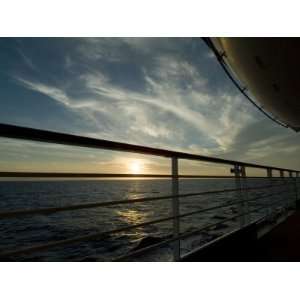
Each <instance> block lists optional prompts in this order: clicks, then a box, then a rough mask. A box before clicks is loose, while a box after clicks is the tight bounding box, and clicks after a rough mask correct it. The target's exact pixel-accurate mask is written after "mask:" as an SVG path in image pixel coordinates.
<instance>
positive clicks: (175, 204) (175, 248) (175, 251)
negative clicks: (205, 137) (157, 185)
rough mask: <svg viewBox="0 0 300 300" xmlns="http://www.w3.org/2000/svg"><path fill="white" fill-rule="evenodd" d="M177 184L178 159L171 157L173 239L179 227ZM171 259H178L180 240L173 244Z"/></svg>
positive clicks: (177, 233) (176, 235)
mask: <svg viewBox="0 0 300 300" xmlns="http://www.w3.org/2000/svg"><path fill="white" fill-rule="evenodd" d="M178 191H179V183H178V158H177V157H172V195H173V197H172V212H173V217H174V219H173V236H174V238H176V237H178V236H179V233H180V227H179V222H180V221H179V218H178V215H179V198H178ZM173 257H174V261H178V260H179V259H180V240H179V239H178V240H176V241H175V242H174V243H173Z"/></svg>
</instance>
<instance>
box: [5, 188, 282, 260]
mask: <svg viewBox="0 0 300 300" xmlns="http://www.w3.org/2000/svg"><path fill="white" fill-rule="evenodd" d="M282 193H283V192H282ZM280 194H281V193H275V194H268V195H263V196H260V197H257V198H254V199H250V200H248V202H251V201H257V200H259V199H262V198H265V197H271V196H275V195H280ZM243 202H244V201H235V202H230V203H226V204H224V205H219V206H215V207H210V208H205V209H201V210H197V211H192V212H188V213H184V214H180V215H178V216H176V217H174V216H169V217H165V218H159V219H155V220H151V221H148V222H143V223H139V224H135V225H130V226H125V227H121V228H117V229H113V230H109V231H104V232H99V233H93V234H87V235H83V236H79V237H76V238H69V239H64V240H61V241H56V242H50V243H46V244H42V245H38V246H31V247H27V248H23V249H19V250H7V251H3V252H0V258H1V257H10V256H14V255H19V254H30V253H33V252H36V251H44V250H48V249H49V248H53V247H57V246H63V245H70V244H74V243H78V242H83V241H89V240H93V239H99V238H101V237H104V236H108V235H111V234H116V233H119V232H123V231H128V230H131V229H135V228H139V227H144V226H149V225H153V224H157V223H162V222H166V221H171V220H174V219H176V218H178V219H181V218H184V217H187V216H191V215H194V214H200V213H203V212H207V211H210V210H215V209H219V208H223V207H230V206H233V205H236V204H239V203H243ZM249 213H250V212H249ZM237 217H238V216H236V217H235V218H237ZM223 221H224V220H223ZM176 240H178V239H176Z"/></svg>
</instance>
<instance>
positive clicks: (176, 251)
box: [0, 124, 299, 261]
mask: <svg viewBox="0 0 300 300" xmlns="http://www.w3.org/2000/svg"><path fill="white" fill-rule="evenodd" d="M0 136H1V137H5V138H13V139H23V140H30V141H37V142H45V143H56V144H64V145H72V146H79V147H89V148H97V149H106V150H112V151H124V152H133V153H139V154H145V155H152V156H160V157H167V158H169V159H170V169H171V172H170V174H96V173H93V174H87V173H46V172H6V171H4V170H3V171H2V172H0V177H6V178H8V177H35V178H36V177H39V178H41V177H47V178H49V177H50V178H53V177H55V178H60V177H61V178H62V177H71V178H74V177H77V178H78V177H91V178H96V177H97V178H105V177H107V178H108V177H109V178H112V177H118V178H119V177H120V178H131V177H137V178H140V177H151V178H169V179H170V180H171V182H172V191H171V194H170V195H166V196H159V197H143V198H136V199H122V200H117V201H109V202H91V203H84V204H76V205H66V206H58V207H44V208H36V209H26V208H25V209H18V210H12V211H0V220H1V219H8V218H20V217H29V216H34V215H48V214H53V213H59V212H62V211H74V210H82V209H91V208H101V207H109V206H116V205H125V204H126V205H134V204H136V203H143V202H150V201H151V202H153V201H158V200H168V199H169V200H170V199H171V201H172V213H171V215H169V216H167V217H164V218H159V219H154V220H150V221H147V222H141V223H137V224H134V225H129V226H123V227H120V228H114V229H112V230H108V231H102V232H101V231H100V232H96V233H92V234H86V235H82V236H77V237H73V238H67V239H64V240H59V241H53V242H47V243H43V244H39V245H33V246H29V247H25V248H18V249H2V250H0V259H9V258H15V257H16V256H19V255H28V254H33V253H36V252H42V251H47V250H49V249H52V248H56V247H62V246H67V245H73V244H78V243H81V242H87V241H91V240H99V239H102V238H105V237H107V236H108V235H113V234H117V233H122V232H125V231H129V230H133V229H137V228H140V227H145V226H150V225H153V224H159V223H162V222H167V221H169V222H170V221H171V222H172V237H170V238H169V237H168V238H166V239H164V240H162V241H161V242H158V243H155V244H153V245H150V246H147V247H144V248H141V249H137V250H133V251H131V252H129V253H126V254H124V255H122V256H119V257H116V258H113V260H127V259H130V258H132V257H134V256H138V255H142V254H145V253H146V252H148V251H151V250H154V249H157V248H160V247H162V246H164V245H171V246H172V251H173V259H174V261H179V260H181V259H182V257H183V256H182V254H181V245H180V242H181V240H182V239H186V238H188V237H192V236H195V235H199V234H200V233H201V232H203V231H206V230H208V229H210V228H214V227H216V226H218V225H220V224H224V223H226V222H229V221H232V220H238V221H239V222H238V228H239V229H241V228H244V227H245V226H248V225H249V224H251V222H258V221H259V220H262V219H264V220H271V219H272V217H273V216H274V214H275V213H276V212H278V211H281V213H282V212H288V211H292V210H294V209H295V207H296V202H297V200H298V189H297V185H298V178H299V171H297V170H291V169H282V168H278V167H271V166H266V165H259V164H252V163H246V162H239V161H233V160H225V159H221V158H214V157H207V156H202V155H196V154H190V153H184V152H175V151H169V150H163V149H157V148H150V147H144V146H138V145H131V144H126V143H117V142H112V141H107V140H100V139H95V138H89V137H81V136H75V135H70V134H64V133H57V132H51V131H45V130H39V129H32V128H26V127H20V126H14V125H8V124H0ZM180 159H183V160H194V161H201V162H211V163H216V164H222V165H227V166H229V168H230V171H231V173H232V174H233V175H230V176H223V175H220V176H218V175H216V176H211V175H208V176H204V175H181V174H180V172H179V168H178V161H179V160H180ZM248 168H249V169H250V168H255V169H261V170H264V171H265V176H247V170H248ZM274 171H277V172H279V176H274V174H273V173H274ZM286 175H287V176H286ZM186 178H231V179H233V180H235V188H233V189H221V190H213V191H199V192H193V193H185V194H183V193H180V191H179V181H180V179H186ZM251 178H264V179H265V181H267V184H265V185H263V186H254V187H250V186H249V180H250V179H251ZM278 182H279V184H278ZM277 187H280V191H278V190H276V192H274V193H268V194H266V195H260V196H258V197H252V198H251V197H250V194H249V192H250V191H255V190H265V189H271V190H273V191H274V190H275V188H277ZM230 192H234V193H235V194H236V198H237V199H238V200H237V201H228V202H226V203H224V204H218V205H211V206H209V207H205V208H201V209H198V210H193V211H189V212H186V213H180V199H182V198H186V199H189V198H190V199H192V197H195V196H197V197H198V196H199V197H201V196H205V195H216V194H223V193H230ZM279 195H283V198H281V199H279V200H276V201H274V200H272V199H273V198H274V199H275V198H276V197H277V196H279ZM263 198H266V199H267V201H261V200H262V199H263ZM252 203H255V208H254V209H252V208H251V206H253V205H251V204H252ZM225 207H236V208H237V213H235V214H234V215H233V216H230V217H228V218H225V219H222V220H220V221H218V222H214V223H209V224H207V225H205V226H202V227H201V228H197V229H195V230H191V231H188V232H181V230H180V225H181V222H180V221H181V220H182V219H183V218H186V217H189V216H192V215H196V214H201V213H205V212H209V211H214V210H218V209H221V208H225ZM255 213H260V215H259V216H257V217H256V219H254V220H253V219H251V216H252V215H253V214H255ZM185 255H186V254H185Z"/></svg>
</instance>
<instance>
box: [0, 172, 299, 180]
mask: <svg viewBox="0 0 300 300" xmlns="http://www.w3.org/2000/svg"><path fill="white" fill-rule="evenodd" d="M0 177H7V178H10V177H16V178H28V177H29V178H30V177H32V178H144V177H145V178H172V175H171V174H122V173H121V174H116V173H64V172H0ZM175 177H177V178H207V179H210V178H211V179H215V178H220V179H223V178H235V176H234V175H189V174H182V175H178V176H175ZM246 178H250V179H251V178H254V179H255V178H259V179H261V178H266V179H270V178H269V177H267V176H247V177H246ZM284 178H285V179H289V178H291V177H284ZM292 178H294V179H295V178H296V177H292ZM272 179H282V177H280V176H272Z"/></svg>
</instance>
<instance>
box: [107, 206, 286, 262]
mask: <svg viewBox="0 0 300 300" xmlns="http://www.w3.org/2000/svg"><path fill="white" fill-rule="evenodd" d="M278 202H280V201H276V202H275V203H278ZM266 207H268V205H264V206H263V207H259V208H257V209H254V210H251V211H249V212H246V213H243V214H239V215H234V216H233V217H230V218H227V219H224V220H221V221H218V222H215V223H213V224H208V225H205V226H204V227H201V228H200V229H196V230H193V231H191V232H187V233H182V234H180V235H179V236H177V237H173V238H170V239H167V240H164V241H161V242H159V243H156V244H153V245H150V246H147V247H144V248H141V249H138V250H135V251H132V252H130V253H126V254H125V255H121V256H118V257H117V258H115V259H113V260H112V261H122V260H124V259H127V258H130V257H133V256H136V255H139V254H143V253H145V252H148V251H150V250H154V249H156V248H158V247H161V246H164V245H167V244H170V243H172V242H174V241H176V240H177V239H182V238H187V237H189V236H192V235H195V234H199V233H201V232H202V231H203V230H206V229H209V228H210V227H214V226H217V225H221V224H223V223H226V222H228V221H231V220H234V219H236V218H238V217H242V216H245V215H249V214H251V213H253V212H257V211H260V210H262V209H264V208H266ZM264 217H265V216H263V217H261V218H258V219H257V220H255V221H253V222H251V223H249V224H252V223H256V222H258V221H259V220H261V219H263V218H264ZM249 224H246V225H244V226H243V227H246V226H248V225H249ZM243 227H242V228H243Z"/></svg>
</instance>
